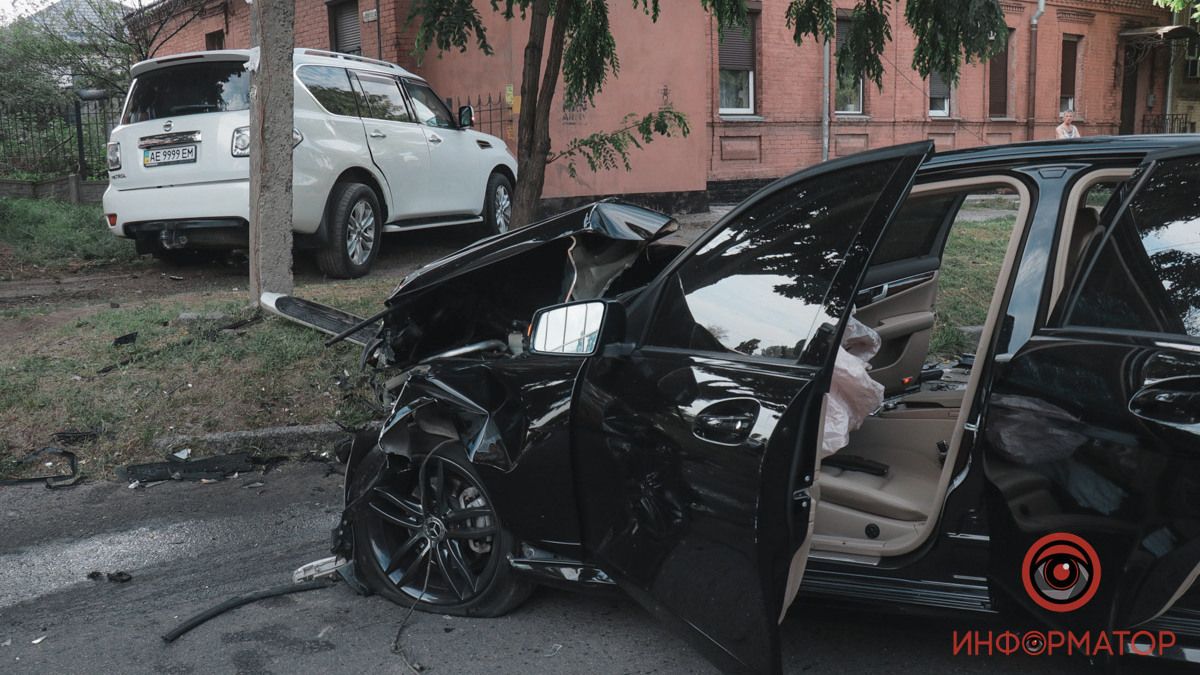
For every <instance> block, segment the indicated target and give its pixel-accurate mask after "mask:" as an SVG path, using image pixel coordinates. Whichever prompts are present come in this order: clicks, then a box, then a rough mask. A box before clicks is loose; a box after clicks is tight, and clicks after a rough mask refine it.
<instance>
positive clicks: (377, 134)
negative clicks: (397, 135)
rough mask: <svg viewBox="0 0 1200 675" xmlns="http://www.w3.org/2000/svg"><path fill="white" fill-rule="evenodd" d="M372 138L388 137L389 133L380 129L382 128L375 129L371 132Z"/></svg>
mask: <svg viewBox="0 0 1200 675" xmlns="http://www.w3.org/2000/svg"><path fill="white" fill-rule="evenodd" d="M371 138H387V134H385V133H383V132H382V131H380V130H378V129H376V130H375V131H372V132H371Z"/></svg>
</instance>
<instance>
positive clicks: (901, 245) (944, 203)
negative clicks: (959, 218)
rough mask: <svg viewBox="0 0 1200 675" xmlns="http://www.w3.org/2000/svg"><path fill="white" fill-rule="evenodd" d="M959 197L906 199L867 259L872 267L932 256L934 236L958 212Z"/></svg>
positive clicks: (950, 195)
mask: <svg viewBox="0 0 1200 675" xmlns="http://www.w3.org/2000/svg"><path fill="white" fill-rule="evenodd" d="M962 198H963V195H962V194H961V193H955V194H945V195H934V196H932V197H918V198H914V199H909V200H908V201H906V202H905V203H904V206H901V207H900V212H899V213H898V214H896V222H894V223H892V224H891V225H889V226H888V228H887V230H885V231H884V233H883V238H882V239H881V240H880V241H879V247H878V248H876V249H875V254H874V255H873V256H871V264H872V265H883V264H886V263H890V262H896V261H897V260H907V259H909V258H920V257H922V256H927V255H935V254H936V253H937V251H935V250H934V248H935V247H936V244H937V240H938V235H939V234H941V231H942V228H943V226H944V225H947V224H948V223H949V220H950V218H951V217H952V216H953V215H954V214H955V213H957V212H958V207H959V203H960V202H961V201H962Z"/></svg>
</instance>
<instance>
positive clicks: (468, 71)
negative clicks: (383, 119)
mask: <svg viewBox="0 0 1200 675" xmlns="http://www.w3.org/2000/svg"><path fill="white" fill-rule="evenodd" d="M787 1H788V0H762V3H761V4H762V14H761V20H760V22H759V26H760V28H759V35H758V40H757V44H758V50H757V51H758V53H757V57H756V58H757V67H756V78H755V80H756V82H755V84H756V96H755V99H756V106H755V107H756V110H755V113H756V114H755V115H754V116H750V117H733V116H722V115H720V114H719V83H718V73H719V64H718V59H717V46H718V37H717V34H716V30H715V27H714V25H713V22H712V21H711V19H709V18H708V17H707V16H706V15H705V14H704V12H703V10H702V9H701V7H700V3H699V2H698V1H697V0H686V1H685V2H680V3H674V4H672V5H671V6H664V8H663V17H662V19H661V20H660V21H659V23H657V24H652V23H650V21H649V19H647V18H646V17H645V16H644V15H642V13H641V12H640V11H635V10H633V9H632V8H630V7H629V6H628V5H627V3H615V4H613V5H612V8H611V11H612V14H613V31H614V34H615V36H616V41H617V45H618V50H619V53H620V56H621V65H622V69H621V73H620V75H619V77H617V78H610V80H609V82H608V83H607V84H606V86H605V90H604V93H603V94H602V95H601V96H600V97H599V98H598V99H597V107H596V108H593V109H589V110H587V111H584V112H583V113H582V114H578V115H570V116H569V115H567V114H566V113H565V112H564V113H563V114H561V115H560V114H558V112H557V110H558V107H561V106H556V113H555V114H554V115H553V116H552V118H553V122H552V132H551V133H552V138H553V139H554V144H555V147H561V146H562V145H563V144H565V143H566V142H567V141H569V140H570V139H571V138H574V137H576V136H582V135H586V134H588V133H592V132H594V131H598V130H607V129H610V128H615V127H616V126H617V125H618V124H619V123H620V120H621V118H622V116H624V115H625V114H626V113H630V112H637V113H645V112H648V111H649V110H652V109H653V108H654V107H656V106H657V105H659V101H661V100H664V99H667V100H669V101H670V103H671V104H672V105H674V106H675V107H676V108H677V109H679V110H682V111H684V112H685V113H686V114H687V115H688V117H689V120H690V121H691V126H692V135H691V136H690V137H689V138H686V139H680V138H674V139H668V140H663V141H656V142H655V143H654V144H653V145H651V146H648V147H647V148H646V149H643V150H640V151H635V154H634V156H633V171H632V172H625V171H623V170H617V171H611V172H605V173H601V174H592V173H590V172H588V171H587V170H586V168H583V170H581V171H580V174H579V176H577V177H570V176H569V175H567V172H566V170H565V167H563V166H560V165H559V164H561V163H556V164H554V165H551V167H550V168H549V170H548V172H547V181H546V196H547V197H564V198H567V197H575V196H581V195H592V194H612V193H632V192H646V193H662V192H673V191H678V192H687V191H695V190H703V189H704V188H705V186H706V185H711V184H713V183H720V182H723V181H762V180H765V179H769V178H775V177H779V176H782V175H786V174H788V173H791V172H793V171H796V170H798V169H800V168H803V167H805V166H808V165H810V164H813V163H815V162H817V161H820V159H821V156H822V134H821V118H822V115H821V112H822V110H821V98H822V97H821V91H822V86H823V84H822V58H821V55H822V52H821V50H822V48H823V47H822V45H819V44H817V43H815V42H814V41H812V40H809V41H807V42H805V44H804V45H803V46H797V45H796V44H795V43H794V42H793V41H792V36H791V32H790V30H789V29H788V27H787V26H786V23H785V21H784V12H785V10H786V7H787ZM853 4H854V0H835V5H836V6H837V7H838V8H839V9H848V8H850V7H851V6H852V5H853ZM1036 4H1037V3H1036V0H1002V6H1003V8H1004V10H1005V14H1006V17H1007V23H1008V25H1009V27H1010V28H1012V29H1013V32H1012V39H1011V41H1010V46H1009V62H1008V75H1009V77H1008V82H1009V88H1008V92H1007V93H1008V109H1009V111H1008V114H1007V115H1005V116H1003V117H992V116H990V115H989V114H988V74H989V68H990V67H991V66H990V65H988V64H972V65H968V66H966V67H965V68H964V69H963V71H962V74H961V79H960V81H959V82H958V84H957V85H956V86H955V88H954V90H953V92H952V95H951V99H952V103H951V114H950V115H949V116H947V117H933V116H930V115H929V111H928V89H927V85H926V83H925V81H924V80H923V79H922V78H921V77H920V76H919V75H918V74H917V73H916V72H915V71H914V70H913V69H912V68H911V65H910V64H911V62H912V55H913V50H914V48H915V46H916V45H915V37H914V36H913V35H912V34H911V33H910V32H909V31H908V29H907V27H906V26H905V25H904V21H903V14H904V3H903V1H902V0H901V1H898V2H896V3H894V4H893V5H892V8H891V16H892V34H893V36H894V40H893V42H892V44H890V45H889V46H888V48H887V51H886V53H885V55H884V62H885V67H886V72H885V75H884V81H883V87H882V89H879V88H876V87H875V85H873V84H871V83H866V85H865V86H864V110H863V114H861V115H837V114H834V115H832V123H831V129H830V134H829V154H830V156H832V157H837V156H841V155H846V154H851V153H854V152H858V151H861V150H866V149H870V148H878V147H883V146H887V145H891V144H895V143H904V142H909V141H916V140H920V139H926V138H929V139H933V140H934V141H935V142H936V144H937V148H938V149H939V150H948V149H952V148H964V147H970V146H976V145H983V144H997V143H1008V142H1015V141H1024V140H1028V139H1047V138H1053V136H1054V131H1053V130H1054V127H1055V126H1056V125H1057V124H1058V122H1059V120H1058V95H1059V84H1060V81H1059V74H1060V64H1061V49H1062V39H1063V36H1064V35H1071V36H1078V37H1079V38H1080V39H1081V41H1080V49H1079V64H1078V68H1077V78H1076V79H1077V104H1076V108H1077V111H1078V113H1077V124H1078V126H1079V128H1080V129H1081V131H1082V132H1083V133H1084V134H1085V135H1096V134H1104V133H1117V131H1118V129H1119V127H1120V121H1121V97H1122V86H1121V84H1122V76H1121V72H1122V68H1123V67H1124V62H1123V61H1124V50H1123V46H1122V44H1121V42H1120V41H1119V39H1118V33H1119V32H1120V31H1121V30H1123V29H1125V28H1128V27H1132V26H1147V25H1161V24H1165V23H1168V22H1169V14H1168V13H1167V12H1166V11H1164V10H1161V9H1157V8H1155V7H1153V6H1152V3H1151V0H1091V1H1085V0H1048V1H1047V3H1046V5H1047V10H1046V12H1045V14H1044V15H1043V16H1042V17H1041V20H1040V26H1039V30H1038V67H1037V73H1036V85H1035V91H1036V99H1035V100H1036V109H1035V112H1034V115H1033V119H1032V120H1031V119H1030V117H1029V114H1028V102H1029V87H1028V82H1029V78H1028V72H1029V55H1030V42H1031V35H1032V31H1031V30H1030V18H1031V17H1032V16H1033V13H1034V11H1035V9H1036ZM485 5H486V3H481V4H480V7H481V11H482V13H483V17H484V21H485V24H486V25H487V28H488V35H489V38H490V39H491V41H492V44H493V46H494V48H495V54H494V55H492V56H485V55H483V54H481V53H480V52H478V51H477V50H475V49H473V48H472V49H469V50H468V51H467V52H466V53H458V52H452V53H449V54H445V55H442V56H438V55H436V54H429V55H427V56H426V57H425V58H424V59H423V60H422V61H421V62H418V60H417V59H416V58H415V57H414V56H413V43H414V32H413V29H412V28H411V27H410V26H408V25H407V16H408V11H409V6H410V2H409V0H403V1H402V0H379V6H378V10H379V16H378V19H377V22H367V23H363V24H362V25H361V30H362V44H363V54H364V55H365V56H369V57H374V56H376V55H379V54H381V55H382V57H383V58H384V59H386V60H390V61H393V62H396V63H399V64H400V65H402V66H404V67H405V68H408V69H409V70H412V71H414V72H416V73H418V74H420V75H422V76H424V77H426V78H428V79H429V80H430V82H431V83H432V84H433V86H434V87H435V89H437V90H438V91H439V93H441V94H442V95H443V96H457V97H460V98H461V97H464V96H475V95H481V94H482V95H486V94H490V93H493V92H496V93H499V92H503V91H504V90H505V89H506V88H507V87H509V86H511V87H513V90H514V91H515V92H517V93H519V91H520V72H521V59H522V53H523V48H524V42H525V39H526V35H527V33H526V24H525V23H524V22H522V21H521V20H520V19H516V20H514V21H512V22H505V21H503V20H502V19H500V18H499V17H497V16H496V15H495V14H494V13H493V12H491V11H490V10H489V9H488V8H487V7H486V6H485ZM375 7H376V6H375V2H374V0H360V3H359V6H358V9H359V13H360V18H361V16H362V13H363V12H365V11H367V10H373V9H375ZM249 13H250V6H249V5H247V4H245V2H243V1H240V0H233V1H232V2H229V3H228V4H225V5H219V6H217V11H215V12H214V13H210V14H209V15H207V16H205V17H203V18H201V19H200V20H198V21H197V22H196V23H194V24H193V25H190V26H188V27H187V28H186V29H185V30H183V31H181V32H180V33H179V34H178V35H177V36H175V37H174V38H172V39H171V40H170V41H169V42H168V43H167V44H166V45H165V46H164V48H163V49H162V50H160V54H169V53H176V52H181V51H188V50H195V49H203V48H204V35H205V33H208V32H212V31H215V30H221V31H224V32H225V46H226V47H228V48H244V47H248V46H249V43H250V38H249ZM377 29H378V30H379V31H380V32H381V33H382V38H383V39H382V44H381V45H379V44H377V40H376V31H377ZM329 40H330V36H329V8H328V6H327V5H326V4H325V2H324V1H323V0H296V43H297V45H300V46H305V47H315V48H325V49H327V48H329V46H330V45H329ZM1168 64H1169V59H1168V50H1166V49H1157V50H1151V51H1150V52H1149V53H1148V54H1147V56H1145V57H1144V58H1142V59H1141V60H1140V61H1139V62H1138V63H1137V64H1135V65H1134V66H1133V69H1134V73H1135V76H1136V78H1137V81H1138V86H1137V91H1136V94H1135V95H1134V96H1133V99H1134V116H1135V119H1134V121H1133V124H1134V127H1133V128H1134V130H1135V131H1140V130H1141V128H1142V127H1141V120H1142V118H1143V117H1144V116H1146V115H1159V114H1162V113H1163V112H1164V110H1163V106H1164V103H1165V82H1166V79H1167V67H1168ZM560 94H561V87H560ZM831 98H832V96H831ZM518 105H519V103H518ZM746 184H747V185H749V184H753V183H746Z"/></svg>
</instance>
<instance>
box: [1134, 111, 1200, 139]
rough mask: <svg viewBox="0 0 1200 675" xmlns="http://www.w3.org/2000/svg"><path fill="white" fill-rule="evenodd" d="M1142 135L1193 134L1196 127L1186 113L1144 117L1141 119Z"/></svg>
mask: <svg viewBox="0 0 1200 675" xmlns="http://www.w3.org/2000/svg"><path fill="white" fill-rule="evenodd" d="M1142 133H1143V134H1194V133H1196V125H1195V123H1193V122H1192V120H1191V117H1190V116H1188V115H1187V113H1171V114H1169V115H1153V116H1151V115H1146V116H1145V117H1143V118H1142Z"/></svg>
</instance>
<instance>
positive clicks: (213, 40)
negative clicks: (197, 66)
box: [204, 30, 225, 52]
mask: <svg viewBox="0 0 1200 675" xmlns="http://www.w3.org/2000/svg"><path fill="white" fill-rule="evenodd" d="M204 48H205V49H206V50H208V51H210V52H211V51H213V50H214V49H225V31H223V30H214V31H213V32H211V33H205V34H204Z"/></svg>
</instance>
